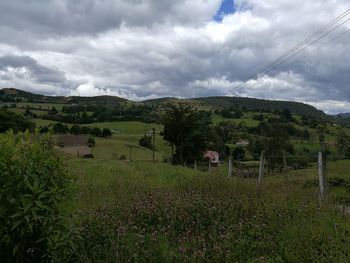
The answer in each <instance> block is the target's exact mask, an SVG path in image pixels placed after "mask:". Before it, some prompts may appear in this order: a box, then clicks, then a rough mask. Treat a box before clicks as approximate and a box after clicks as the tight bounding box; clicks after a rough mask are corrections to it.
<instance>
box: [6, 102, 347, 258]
mask: <svg viewBox="0 0 350 263" xmlns="http://www.w3.org/2000/svg"><path fill="white" fill-rule="evenodd" d="M54 99H56V98H54ZM74 99H75V100H76V101H78V102H79V98H74ZM61 100H63V99H62V98H61ZM91 100H92V101H93V99H91ZM110 100H111V101H114V100H116V101H119V100H117V99H115V98H114V99H113V98H110ZM214 101H215V100H214ZM225 101H226V100H225ZM209 102H210V105H207V104H203V102H200V101H195V104H194V105H195V106H196V107H198V108H199V109H200V110H194V109H193V108H191V101H187V103H186V106H184V107H182V106H181V105H179V106H178V107H176V105H175V107H174V105H165V106H164V105H162V104H160V105H155V104H154V103H155V102H145V104H133V103H131V102H129V103H126V105H127V106H125V105H124V104H125V103H124V102H122V103H124V104H121V105H114V104H113V105H108V106H105V105H103V106H101V105H97V104H96V105H95V104H93V105H90V104H87V105H86V104H82V105H80V104H72V105H71V104H62V103H51V104H46V103H38V102H32V103H29V102H28V103H27V102H21V103H17V105H16V107H12V106H11V105H8V107H5V108H6V109H5V110H4V116H5V117H6V118H7V119H5V120H6V121H7V120H8V119H10V120H11V118H12V117H13V116H16V118H18V119H19V120H21V123H22V122H23V127H22V126H20V125H18V127H17V126H15V127H16V129H18V130H16V131H17V132H20V131H21V129H22V130H23V129H25V128H26V127H29V128H31V127H32V126H28V123H27V122H28V121H31V122H33V123H34V124H35V125H36V131H35V130H34V129H32V133H26V135H22V134H21V133H19V134H18V135H15V134H7V135H6V134H1V136H0V142H2V144H3V145H4V149H6V151H9V152H11V151H12V153H13V158H12V157H11V158H10V159H8V158H9V156H10V155H9V154H2V155H0V158H2V160H3V161H2V162H1V163H10V164H11V163H12V162H14V163H16V162H18V163H17V165H19V166H20V169H19V168H18V169H17V168H16V169H12V168H11V167H10V168H11V169H8V166H6V165H5V166H0V168H1V169H4V171H7V172H8V173H14V172H18V175H19V177H18V178H24V177H22V176H21V174H22V173H21V171H26V169H27V167H29V168H30V171H32V172H31V173H30V174H29V173H28V175H29V176H31V177H32V178H33V180H34V182H35V180H39V181H40V180H41V179H40V178H39V179H38V177H37V174H41V175H42V176H43V178H45V177H44V176H48V178H50V177H49V174H45V171H46V170H50V167H61V168H60V169H57V170H58V171H61V173H62V176H64V177H63V178H64V179H65V180H62V181H64V182H65V183H68V182H69V187H68V186H67V187H66V188H64V190H65V191H67V195H66V198H63V197H62V199H61V201H60V203H59V206H58V204H57V207H56V206H55V207H54V209H51V205H52V203H50V202H51V201H50V200H48V201H47V202H48V203H47V204H46V205H45V204H43V203H41V202H44V201H41V202H38V201H35V202H34V201H33V202H34V203H31V205H30V206H29V205H28V204H27V205H25V204H26V203H25V202H29V201H21V200H27V199H26V198H28V191H29V190H30V191H29V193H30V194H29V195H31V194H33V196H32V197H31V198H34V199H33V200H36V199H35V198H37V196H39V195H41V194H39V195H38V194H37V192H36V191H38V193H41V191H44V190H36V189H40V187H43V185H45V183H46V182H39V183H33V184H29V190H28V189H27V188H23V189H25V191H24V192H23V196H22V197H20V198H18V202H19V206H18V212H17V213H13V215H11V216H12V217H11V216H9V217H8V218H11V219H10V221H11V220H12V218H16V221H15V220H13V226H9V227H8V232H9V233H12V232H11V231H13V229H15V231H18V232H16V233H17V234H16V235H17V236H16V237H18V240H21V239H23V238H28V237H31V235H24V236H21V235H22V233H26V232H21V231H20V230H21V229H22V228H19V227H18V226H21V227H23V229H26V231H28V232H29V233H31V232H30V231H31V230H30V228H29V227H28V228H26V227H25V226H27V225H29V223H26V224H24V223H22V221H18V220H19V219H18V218H21V220H22V219H23V220H27V221H28V220H29V222H30V223H33V224H34V225H35V226H37V227H38V228H39V229H41V228H40V227H41V222H43V221H45V222H50V224H53V226H55V227H57V228H58V229H59V231H58V233H56V232H53V233H54V234H52V232H48V233H46V232H45V231H46V229H44V230H43V231H44V234H45V235H44V237H43V238H44V240H46V239H47V238H48V240H49V241H48V243H47V244H48V245H46V244H44V245H45V246H44V247H45V249H46V250H45V249H44V250H45V251H46V252H47V254H44V255H45V256H46V257H48V258H56V260H57V261H62V262H315V261H316V262H348V261H349V259H350V247H349V246H348V244H349V242H350V239H349V232H350V217H349V216H350V215H349V214H348V210H349V206H350V187H349V185H350V169H349V167H350V160H349V159H346V158H347V157H346V155H347V154H348V153H347V148H344V147H341V146H346V142H347V138H348V137H347V135H349V134H350V129H349V127H346V126H342V125H340V124H339V123H337V122H336V119H332V118H331V117H329V118H330V119H329V120H328V119H327V118H328V117H327V116H326V117H325V119H324V120H322V119H321V117H320V119H315V118H312V117H310V116H306V115H297V114H291V112H289V111H286V110H285V111H282V112H281V111H258V110H251V109H243V108H236V107H231V108H228V109H226V108H225V109H222V108H220V107H218V108H213V107H214V106H213V105H214V104H213V101H209ZM209 102H208V103H209ZM226 102H227V101H226ZM152 103H153V104H152ZM161 103H164V102H161ZM27 106H28V107H27ZM53 107H54V108H55V109H52V108H53ZM168 108H170V109H172V110H173V114H171V110H169V109H168ZM27 109H28V110H27ZM39 109H41V110H39ZM90 110H91V111H90ZM129 110H130V112H129ZM202 110H204V111H202ZM299 110H300V109H299ZM307 110H310V108H307ZM8 112H11V114H9V113H8ZM40 112H42V113H43V114H45V115H40ZM13 113H17V114H19V115H18V116H17V115H13ZM33 113H35V114H33ZM175 113H176V114H175ZM313 113H314V114H318V112H317V111H314V112H313ZM116 114H117V115H116ZM123 114H124V115H123ZM321 115H322V114H321ZM8 116H10V117H8ZM179 116H180V117H179ZM322 116H323V115H322ZM177 117H179V119H176V118H177ZM182 117H183V118H182ZM167 118H168V119H167ZM126 119H128V120H126ZM63 120H67V122H63ZM80 121H83V122H82V123H80ZM8 123H9V124H10V125H12V124H13V122H11V121H8ZM25 125H27V126H25ZM169 127H170V128H169ZM182 127H185V128H186V129H188V130H186V129H179V128H182ZM152 129H154V130H155V134H154V138H155V141H154V142H153V141H152V138H153V137H152V135H153V134H152ZM96 130H97V131H96ZM172 132H173V133H174V135H175V136H172ZM50 134H52V136H53V138H54V140H55V141H56V144H57V145H55V147H54V150H53V151H51V150H49V149H47V148H45V147H44V146H43V145H46V144H47V141H46V139H44V140H43V141H41V140H42V138H46V136H51V135H50ZM179 134H180V135H181V136H183V137H185V136H188V137H187V138H184V139H183V140H182V141H178V138H181V136H179ZM16 136H20V138H22V139H21V140H18V139H14V138H17V137H16ZM25 138H26V139H25ZM142 138H146V142H147V140H148V142H149V144H141V139H142ZM198 138H200V139H198ZM340 139H341V140H342V142H345V143H344V145H340V144H339V141H340ZM36 140H39V141H38V142H36ZM239 141H243V142H247V143H246V145H243V146H242V145H239V144H237V142H239ZM62 142H63V143H62ZM31 143H33V146H32V147H33V149H31V148H30V147H28V145H31ZM49 145H51V143H49ZM16 147H17V148H16ZM43 147H44V148H43ZM201 147H205V148H201ZM172 148H173V149H172ZM182 148H185V149H186V151H190V153H189V154H188V153H186V152H185V153H184V155H183V156H184V159H180V158H179V159H176V158H174V156H175V157H179V156H180V157H182V155H180V154H179V152H180V150H181V149H182ZM321 148H323V149H322V150H323V151H324V152H326V153H327V162H326V168H327V169H326V171H327V180H328V184H327V187H328V189H327V190H328V191H327V195H326V198H325V200H322V202H320V198H319V182H318V168H317V153H318V151H319V150H320V149H321ZM179 149H180V150H179ZM194 149H196V151H195V150H194ZM207 149H210V150H217V151H219V152H220V160H221V162H220V163H219V164H218V165H217V167H216V165H213V166H211V165H210V169H209V165H208V160H207V159H204V158H203V157H202V155H203V154H202V153H203V151H205V150H207ZM31 150H32V151H33V153H32V154H30V151H31ZM153 150H154V151H153ZM265 150H266V167H265V168H266V170H265V174H264V176H263V178H262V184H261V185H260V187H257V182H258V170H259V164H260V162H259V159H260V154H261V153H262V152H265ZM78 151H79V155H78V154H77V152H78ZM172 151H174V155H172ZM153 153H154V157H155V158H154V159H155V160H154V162H153V160H152V159H153ZM198 153H199V154H198ZM83 154H88V155H91V156H90V157H93V158H91V159H82V158H80V157H81V156H82V155H83ZM282 154H283V156H285V157H286V163H285V166H283V165H284V164H283V157H282ZM46 155H47V156H50V158H49V163H48V164H45V162H46ZM26 158H29V159H28V160H27V159H26ZM230 158H231V160H233V173H232V175H233V176H232V177H229V176H228V162H229V160H230ZM21 159H23V160H24V161H25V162H26V163H27V165H25V164H26V163H22V162H21V161H19V160H21ZM55 162H58V163H55ZM195 162H196V168H197V169H194V163H195ZM41 163H44V164H45V165H44V167H45V169H41V168H40V169H39V168H38V167H41V166H40V165H39V164H41ZM209 163H211V162H210V161H209ZM34 164H36V166H35V165H34ZM36 169H38V170H36ZM51 170H52V169H51ZM51 170H50V171H51ZM53 172H54V171H51V173H53ZM26 173H27V172H26ZM66 178H69V180H66ZM28 181H30V180H24V184H26V183H28ZM47 182H50V180H47ZM12 183H13V181H9V184H10V185H11V184H12ZM11 187H12V186H11ZM11 187H7V188H6V189H12V188H11ZM33 189H34V190H33ZM46 190H47V189H45V191H46ZM68 190H69V191H68ZM9 191H10V190H9ZM50 191H51V190H50ZM50 191H49V192H48V193H46V192H45V195H50V194H52V193H51V192H50ZM68 192H69V194H68ZM10 193H13V194H17V192H11V191H10ZM18 193H19V194H20V193H21V192H18ZM52 196H53V197H55V196H56V195H54V194H52ZM30 200H32V199H30ZM43 200H44V199H43ZM7 201H8V200H7ZM7 201H6V202H7ZM22 203H23V204H22ZM22 206H23V207H22ZM9 207H12V208H11V209H14V207H13V206H11V205H10V203H9ZM6 211H7V210H6ZM38 211H40V213H41V212H42V211H45V213H46V214H47V213H53V214H55V213H59V215H60V216H61V217H62V218H63V219H64V220H63V222H64V223H62V224H63V226H62V225H58V226H57V225H56V223H55V222H51V221H49V220H50V218H51V219H52V218H55V216H56V214H55V216H52V215H50V216H47V217H44V218H42V217H40V215H41V214H40V213H39V216H38ZM22 214H24V215H25V216H23V217H22ZM28 214H30V215H28ZM26 216H27V217H26ZM28 216H30V217H29V219H27V218H28ZM61 217H60V218H61ZM31 220H32V221H31ZM46 220H48V221H46ZM11 222H12V221H11ZM18 222H19V223H18ZM17 229H18V230H17ZM48 229H51V228H48ZM7 237H11V234H9V235H7ZM8 240H10V241H12V239H11V238H8V239H7V242H10V241H8ZM28 240H31V239H30V238H29V239H28ZM39 240H41V241H40V242H42V240H43V239H42V238H41V239H39ZM28 242H29V241H28ZM40 242H39V243H40ZM29 243H30V242H29ZM25 245H26V244H22V243H21V242H20V243H19V245H18V246H19V247H22V246H24V247H25ZM40 245H42V243H40ZM33 246H35V245H33ZM6 248H7V247H6ZM10 248H11V249H9V250H8V251H10V252H11V253H12V247H11V246H10ZM26 251H27V250H25V249H22V250H21V249H20V250H19V252H18V253H22V254H20V255H24V254H25V253H27V252H26ZM35 251H36V252H37V251H40V249H37V250H35ZM11 253H10V254H11ZM38 253H39V252H38ZM6 255H8V254H6Z"/></svg>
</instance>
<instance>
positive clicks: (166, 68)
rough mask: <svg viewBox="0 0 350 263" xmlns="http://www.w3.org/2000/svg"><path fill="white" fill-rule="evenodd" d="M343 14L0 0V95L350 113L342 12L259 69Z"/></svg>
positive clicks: (312, 6) (305, 7) (240, 5)
mask: <svg viewBox="0 0 350 263" xmlns="http://www.w3.org/2000/svg"><path fill="white" fill-rule="evenodd" d="M348 9H350V3H349V1H348V0H308V1H304V0H293V1H290V0H278V1H276V0H264V1H261V0H235V1H232V0H224V1H221V0H177V1H174V0H1V1H0V88H9V87H12V88H18V89H23V90H26V91H30V92H34V93H40V94H46V95H64V96H70V95H81V96H94V95H115V96H120V97H124V98H128V99H131V100H144V99H151V98H159V97H170V96H171V97H181V98H192V97H203V96H214V95H215V96H242V97H255V98H263V99H272V100H293V101H300V102H304V103H308V104H311V105H314V106H315V107H317V108H319V109H321V110H324V111H326V112H327V113H330V114H335V113H339V112H350V87H349V83H350V82H349V79H350V52H349V50H350V30H349V29H350V12H349V13H348V14H347V16H345V17H344V19H343V20H342V21H343V22H344V23H343V24H342V25H340V22H339V27H338V28H337V29H336V30H335V31H333V32H330V33H329V34H328V35H327V36H325V37H324V38H322V39H320V40H319V41H318V42H316V43H314V44H313V45H310V46H309V47H307V49H305V51H303V52H301V53H299V54H297V56H296V57H294V58H293V59H291V60H290V61H287V62H288V63H287V62H286V63H285V64H283V65H281V66H279V67H277V68H275V69H274V70H272V71H270V72H265V73H264V72H263V71H261V69H263V68H264V67H265V66H266V65H268V64H269V63H270V62H271V61H273V60H274V59H276V58H278V57H279V56H280V55H281V54H283V53H284V52H286V51H288V50H290V49H291V48H293V47H294V46H296V45H297V44H298V43H299V42H301V41H302V40H304V39H305V38H307V37H308V36H310V35H311V34H312V33H314V32H315V31H317V30H318V29H320V28H322V27H323V26H325V25H326V24H328V23H329V22H330V21H332V20H333V19H335V18H336V17H338V16H339V15H340V14H342V13H344V12H345V11H346V10H348ZM347 19H349V21H347ZM347 30H348V31H347ZM292 62H293V63H292Z"/></svg>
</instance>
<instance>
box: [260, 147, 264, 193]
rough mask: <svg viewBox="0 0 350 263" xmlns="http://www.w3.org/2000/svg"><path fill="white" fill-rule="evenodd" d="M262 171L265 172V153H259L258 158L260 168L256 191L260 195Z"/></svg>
mask: <svg viewBox="0 0 350 263" xmlns="http://www.w3.org/2000/svg"><path fill="white" fill-rule="evenodd" d="M264 171H265V152H264V151H262V152H261V156H260V168H259V179H258V191H259V193H260V189H261V183H262V180H263V177H264Z"/></svg>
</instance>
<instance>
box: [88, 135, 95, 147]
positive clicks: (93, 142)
mask: <svg viewBox="0 0 350 263" xmlns="http://www.w3.org/2000/svg"><path fill="white" fill-rule="evenodd" d="M95 144H96V142H95V139H94V138H92V137H89V139H88V146H89V147H93V146H95Z"/></svg>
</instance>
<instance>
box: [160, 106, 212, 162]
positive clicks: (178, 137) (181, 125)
mask: <svg viewBox="0 0 350 263" xmlns="http://www.w3.org/2000/svg"><path fill="white" fill-rule="evenodd" d="M210 123H211V120H210V114H209V113H208V112H203V111H197V110H194V109H193V108H192V107H191V106H189V105H184V104H178V105H176V106H174V105H172V106H170V108H169V109H168V110H167V111H166V115H165V117H164V119H163V124H164V139H165V140H167V141H168V142H170V144H171V145H172V146H175V154H174V156H173V158H174V159H173V160H174V162H175V163H184V162H192V161H194V160H195V159H198V158H200V157H201V155H202V153H203V151H204V150H205V148H206V139H207V134H208V128H209V126H210Z"/></svg>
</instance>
